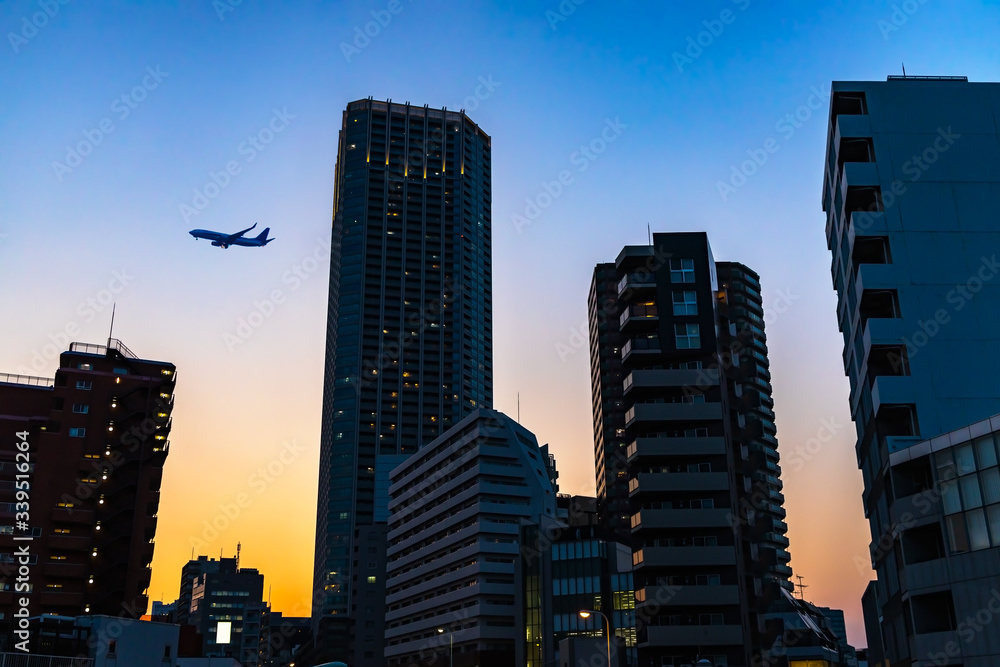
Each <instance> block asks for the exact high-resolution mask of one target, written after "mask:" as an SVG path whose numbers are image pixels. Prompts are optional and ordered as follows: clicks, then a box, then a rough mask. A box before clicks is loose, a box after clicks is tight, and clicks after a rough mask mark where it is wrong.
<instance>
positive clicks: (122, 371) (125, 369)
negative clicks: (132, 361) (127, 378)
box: [115, 368, 128, 375]
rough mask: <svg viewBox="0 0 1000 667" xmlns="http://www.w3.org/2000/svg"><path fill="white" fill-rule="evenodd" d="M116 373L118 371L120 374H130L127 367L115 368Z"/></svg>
mask: <svg viewBox="0 0 1000 667" xmlns="http://www.w3.org/2000/svg"><path fill="white" fill-rule="evenodd" d="M115 373H118V374H119V375H128V369H127V368H116V369H115Z"/></svg>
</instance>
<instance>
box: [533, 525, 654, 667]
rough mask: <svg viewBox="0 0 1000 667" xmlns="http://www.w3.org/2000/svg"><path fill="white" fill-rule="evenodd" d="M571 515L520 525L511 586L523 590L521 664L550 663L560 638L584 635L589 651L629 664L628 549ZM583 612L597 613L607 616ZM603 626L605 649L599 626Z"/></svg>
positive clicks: (632, 646) (631, 601)
mask: <svg viewBox="0 0 1000 667" xmlns="http://www.w3.org/2000/svg"><path fill="white" fill-rule="evenodd" d="M578 518H579V517H577V518H576V519H574V520H573V521H572V523H575V524H577V525H571V522H570V518H569V517H560V518H559V519H557V520H545V519H543V520H542V521H541V522H539V523H538V524H529V525H525V526H523V527H522V528H521V558H520V560H519V563H518V581H519V586H520V587H522V588H523V591H524V597H523V610H522V613H523V615H524V626H525V635H524V636H525V649H524V650H525V664H526V665H527V666H528V667H544V666H545V665H551V664H556V663H558V662H559V661H560V660H561V659H562V656H561V655H560V654H559V645H560V642H561V641H562V640H563V639H566V638H567V637H588V638H592V641H591V642H590V644H591V648H593V649H594V652H596V653H598V654H600V655H604V654H605V653H606V652H607V651H610V652H611V664H612V665H615V666H616V667H631V666H633V665H635V664H636V633H635V593H634V588H633V585H632V549H631V548H630V547H629V546H628V545H627V544H622V543H621V542H618V541H617V539H616V536H615V535H614V533H609V532H608V531H607V530H605V529H604V528H602V527H600V526H598V525H596V523H584V522H580V521H578ZM583 610H591V611H598V612H600V613H602V614H604V616H605V617H606V618H607V624H606V625H605V621H604V619H603V618H602V617H601V616H599V615H597V614H591V615H590V616H589V617H587V618H584V617H581V616H580V612H581V611H583ZM608 629H610V631H611V637H612V640H611V643H610V647H608V646H607V639H608V637H607V631H608Z"/></svg>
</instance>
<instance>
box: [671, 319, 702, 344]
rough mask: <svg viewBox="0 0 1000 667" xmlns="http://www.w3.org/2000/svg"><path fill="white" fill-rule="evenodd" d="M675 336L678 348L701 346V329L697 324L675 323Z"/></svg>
mask: <svg viewBox="0 0 1000 667" xmlns="http://www.w3.org/2000/svg"><path fill="white" fill-rule="evenodd" d="M674 336H675V338H676V340H677V349H678V350H691V349H697V348H700V347H701V330H700V329H699V327H698V325H697V324H675V325H674Z"/></svg>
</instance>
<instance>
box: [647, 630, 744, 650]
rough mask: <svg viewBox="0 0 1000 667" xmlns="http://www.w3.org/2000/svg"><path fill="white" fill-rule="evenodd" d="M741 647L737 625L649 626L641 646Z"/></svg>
mask: <svg viewBox="0 0 1000 667" xmlns="http://www.w3.org/2000/svg"><path fill="white" fill-rule="evenodd" d="M693 644H697V645H699V646H702V647H710V646H742V644H743V628H742V627H741V626H739V625H650V626H648V627H647V628H646V642H645V643H644V644H640V647H641V646H691V645H693Z"/></svg>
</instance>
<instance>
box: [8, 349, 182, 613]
mask: <svg viewBox="0 0 1000 667" xmlns="http://www.w3.org/2000/svg"><path fill="white" fill-rule="evenodd" d="M108 343H109V344H108V345H89V344H84V343H72V344H71V345H70V349H69V351H67V352H64V353H62V355H60V358H59V369H58V370H57V371H56V374H55V378H53V379H47V378H31V377H24V376H17V375H3V374H0V428H2V429H3V432H4V433H6V434H8V436H9V437H5V438H4V439H3V440H2V442H0V469H2V470H3V472H4V475H3V481H2V483H0V524H6V525H5V526H4V527H3V529H2V530H0V613H2V617H3V619H4V621H2V624H3V625H6V624H8V623H9V622H10V619H11V618H12V616H13V613H14V611H15V610H16V608H17V604H18V600H19V599H20V598H21V597H22V596H24V592H17V593H15V586H16V584H15V582H16V573H17V570H18V567H19V566H20V563H19V561H20V560H21V556H17V557H16V558H15V556H14V554H15V552H18V550H19V549H22V548H24V547H25V546H27V548H28V549H29V551H30V556H28V557H27V558H28V560H29V568H30V575H29V580H30V591H28V595H27V597H28V600H29V604H28V609H29V611H30V613H31V615H32V616H37V615H40V614H57V615H60V616H68V617H75V616H79V615H83V614H105V615H108V616H120V615H125V616H128V617H133V618H137V617H139V616H142V615H143V614H145V613H146V607H147V602H148V597H147V587H148V586H149V581H150V576H151V569H150V562H151V561H152V559H153V537H154V536H155V534H156V512H157V507H158V505H159V497H160V481H161V478H162V475H163V464H164V461H165V459H166V457H167V452H168V449H169V441H168V440H167V438H168V436H169V434H170V425H171V422H170V414H171V410H172V407H173V400H174V385H175V382H176V377H177V374H176V368H175V367H174V365H173V364H171V363H167V362H160V361H150V360H146V359H139V358H138V357H136V356H135V355H134V354H132V352H130V351H129V350H128V348H126V347H125V346H124V345H123V344H122V343H121V342H120V341H118V340H114V339H112V340H109V341H108ZM15 433H20V434H23V436H21V435H19V436H17V440H15V435H14V434H15ZM16 442H17V443H22V442H23V443H27V444H26V445H25V446H20V445H18V444H16ZM25 455H26V457H25ZM26 459H27V460H26ZM23 464H26V465H23ZM18 475H23V476H24V478H19V477H17V476H18ZM16 482H19V483H20V485H18V486H17V491H15V483H16ZM18 494H21V495H20V496H19V495H18ZM18 502H21V503H24V504H23V505H22V506H21V507H18V506H17V503H18ZM18 512H23V513H24V514H20V515H19V514H18ZM15 518H16V519H17V521H15ZM22 519H23V520H24V521H25V524H26V525H25V526H22V524H20V523H19V522H20V521H21V520H22ZM25 536H31V537H32V539H31V540H30V541H18V538H19V537H20V538H23V537H25Z"/></svg>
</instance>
